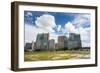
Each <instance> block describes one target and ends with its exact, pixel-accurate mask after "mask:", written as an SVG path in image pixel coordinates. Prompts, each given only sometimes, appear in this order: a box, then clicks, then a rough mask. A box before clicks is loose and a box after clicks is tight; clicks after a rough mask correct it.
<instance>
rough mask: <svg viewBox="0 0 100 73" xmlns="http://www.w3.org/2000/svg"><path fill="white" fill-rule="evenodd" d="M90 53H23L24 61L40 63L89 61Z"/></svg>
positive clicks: (70, 51) (74, 51) (72, 51)
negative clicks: (43, 61) (50, 61)
mask: <svg viewBox="0 0 100 73" xmlns="http://www.w3.org/2000/svg"><path fill="white" fill-rule="evenodd" d="M89 58H90V51H80V50H66V51H55V52H48V51H38V52H36V51H35V52H25V53H24V61H40V60H65V59H66V60H67V59H89Z"/></svg>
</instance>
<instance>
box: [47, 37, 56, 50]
mask: <svg viewBox="0 0 100 73" xmlns="http://www.w3.org/2000/svg"><path fill="white" fill-rule="evenodd" d="M48 49H49V50H50V51H55V40H54V39H51V40H49V43H48Z"/></svg>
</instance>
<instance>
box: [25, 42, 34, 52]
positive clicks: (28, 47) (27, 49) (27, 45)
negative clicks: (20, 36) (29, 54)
mask: <svg viewBox="0 0 100 73" xmlns="http://www.w3.org/2000/svg"><path fill="white" fill-rule="evenodd" d="M24 50H25V51H32V43H26V44H25V46H24Z"/></svg>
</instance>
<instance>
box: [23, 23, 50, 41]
mask: <svg viewBox="0 0 100 73" xmlns="http://www.w3.org/2000/svg"><path fill="white" fill-rule="evenodd" d="M38 33H48V32H47V31H45V30H43V29H41V28H37V27H35V26H32V25H28V24H25V43H26V42H32V41H36V36H37V34H38Z"/></svg>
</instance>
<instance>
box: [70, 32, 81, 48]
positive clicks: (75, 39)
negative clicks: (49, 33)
mask: <svg viewBox="0 0 100 73" xmlns="http://www.w3.org/2000/svg"><path fill="white" fill-rule="evenodd" d="M81 46H82V45H81V38H80V34H75V33H70V34H69V40H68V49H79V48H81Z"/></svg>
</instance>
